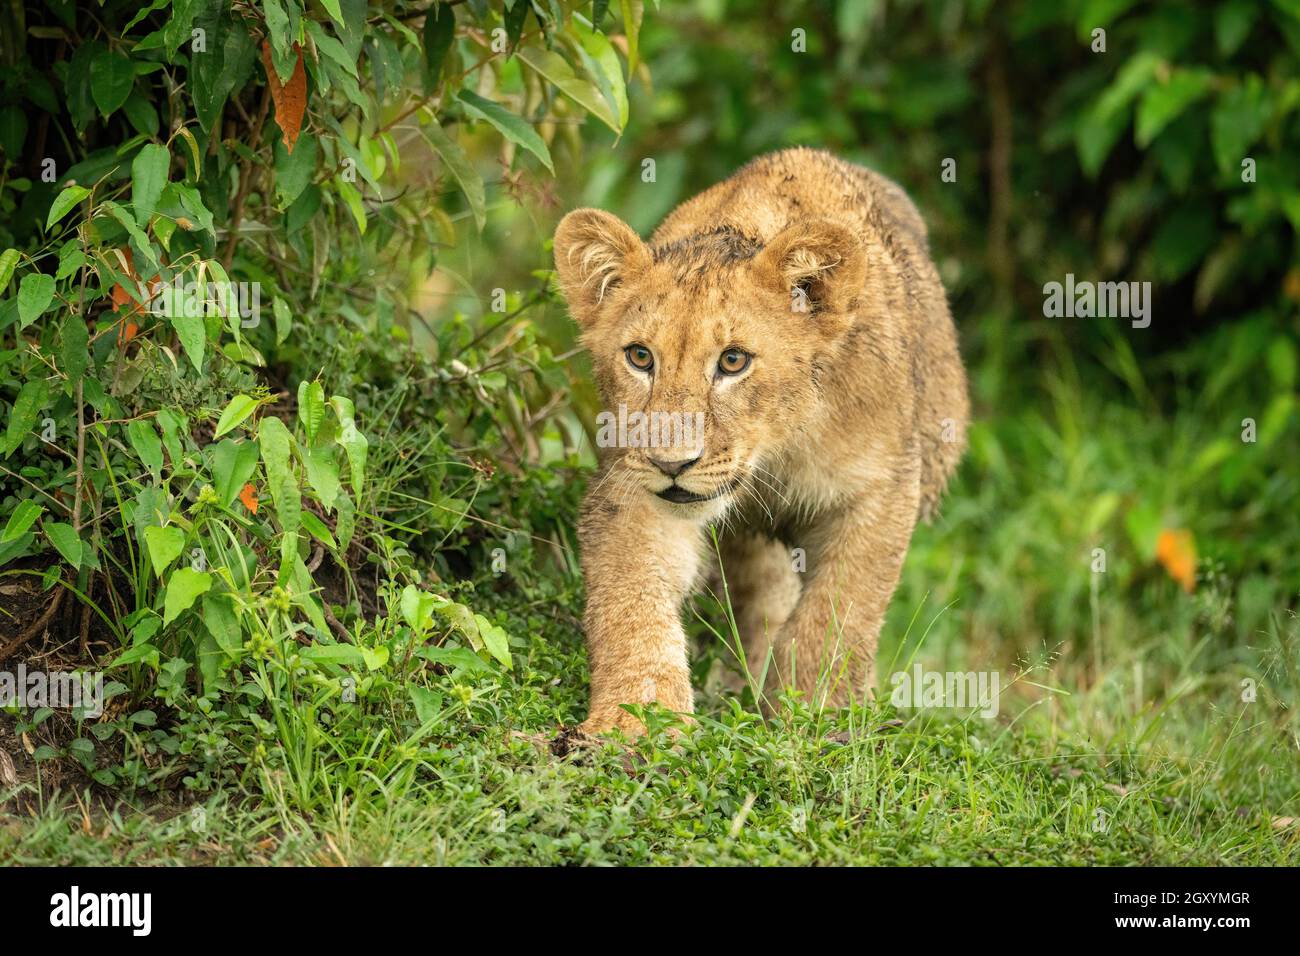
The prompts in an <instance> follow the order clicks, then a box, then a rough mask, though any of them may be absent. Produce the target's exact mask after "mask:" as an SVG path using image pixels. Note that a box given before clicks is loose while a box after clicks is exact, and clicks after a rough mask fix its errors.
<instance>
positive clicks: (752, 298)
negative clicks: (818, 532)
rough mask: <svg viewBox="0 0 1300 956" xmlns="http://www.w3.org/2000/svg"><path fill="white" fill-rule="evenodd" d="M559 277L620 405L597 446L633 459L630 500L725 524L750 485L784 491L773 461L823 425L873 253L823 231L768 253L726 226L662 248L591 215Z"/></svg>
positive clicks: (573, 235) (612, 220)
mask: <svg viewBox="0 0 1300 956" xmlns="http://www.w3.org/2000/svg"><path fill="white" fill-rule="evenodd" d="M555 266H556V270H557V273H558V275H559V280H560V287H561V289H562V291H563V293H564V295H565V298H566V299H567V300H568V303H569V310H570V312H571V313H572V315H573V317H574V319H575V320H576V321H577V322H578V324H579V325H580V326H581V328H582V341H583V344H584V345H585V346H586V347H587V349H588V350H589V351H590V352H591V356H592V363H593V366H594V369H595V375H596V384H597V387H598V389H599V390H600V393H601V398H602V400H603V402H604V405H605V411H604V412H602V413H601V416H600V418H599V419H598V421H597V427H598V431H597V443H598V444H599V445H601V446H604V447H607V448H615V449H618V451H617V452H615V454H617V455H618V456H619V458H618V460H617V462H616V465H615V467H616V468H617V469H619V470H620V471H621V472H622V473H623V474H622V475H621V476H620V477H619V479H618V480H620V481H621V482H622V483H623V485H622V487H626V488H628V489H632V488H639V489H644V490H645V491H648V492H649V493H651V494H654V495H656V496H657V497H658V498H659V499H661V500H662V501H664V502H666V503H667V504H666V505H665V507H671V508H674V509H675V510H676V511H678V512H680V513H681V514H683V516H698V517H702V518H710V517H714V516H716V515H718V514H721V512H722V511H723V510H724V509H725V507H726V505H727V503H728V502H729V501H730V500H731V498H732V497H733V496H734V495H735V494H736V493H738V492H740V491H742V490H744V489H745V488H746V487H747V483H752V485H762V484H763V483H764V481H767V482H768V483H769V484H770V483H771V479H770V478H765V477H764V476H763V471H762V469H763V466H762V464H761V462H762V461H763V459H764V456H765V455H769V454H773V453H776V452H778V451H779V450H780V449H781V448H782V446H783V445H784V444H785V442H786V441H787V440H788V439H789V437H790V436H792V435H794V434H797V433H798V432H799V431H800V430H801V429H803V428H805V427H806V426H807V424H808V423H809V421H810V420H812V418H813V417H814V416H815V415H816V413H817V410H818V404H819V386H818V375H819V372H820V370H821V369H822V368H823V366H824V364H825V362H826V360H827V358H828V356H829V355H830V353H831V352H832V350H833V349H834V347H835V344H836V343H837V342H838V341H839V340H840V339H841V338H842V337H843V335H844V333H845V331H847V329H848V328H849V326H850V325H851V324H852V321H853V317H854V313H855V311H856V309H857V307H858V300H859V298H860V296H861V294H862V288H863V279H864V275H865V270H866V252H865V249H864V248H863V246H862V244H861V242H860V241H859V240H858V239H857V238H856V237H855V236H854V235H853V234H852V233H851V232H850V231H849V230H848V229H846V228H845V227H844V226H842V225H840V224H837V223H834V222H831V221H828V220H824V219H812V220H807V221H804V222H799V223H795V224H793V225H790V226H788V227H787V228H785V229H784V230H783V231H782V232H780V233H778V234H777V235H776V236H775V237H774V238H773V239H772V240H771V241H770V242H768V243H767V244H766V245H765V246H763V245H760V244H759V243H758V241H757V240H755V239H753V238H750V237H746V236H744V235H742V234H740V233H739V232H737V231H735V230H733V229H729V228H725V227H724V228H717V229H713V230H708V229H706V230H704V231H702V232H700V233H697V234H695V235H692V236H690V237H688V238H686V239H682V240H679V241H677V242H673V243H670V244H666V245H662V246H657V247H651V246H648V245H646V244H645V243H644V242H642V241H641V239H640V237H639V236H637V234H636V233H635V232H633V230H632V229H631V228H630V227H629V226H628V225H627V224H626V223H624V222H623V221H622V220H620V219H619V218H618V217H616V216H613V215H610V214H609V213H607V212H601V211H599V210H596V209H579V210H577V211H575V212H572V213H570V214H569V215H567V216H565V217H564V219H563V220H562V221H561V222H560V224H559V226H558V228H557V229H556V231H555ZM613 479H614V476H611V480H613ZM752 485H750V486H752Z"/></svg>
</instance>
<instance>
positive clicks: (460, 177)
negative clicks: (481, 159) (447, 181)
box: [423, 120, 487, 231]
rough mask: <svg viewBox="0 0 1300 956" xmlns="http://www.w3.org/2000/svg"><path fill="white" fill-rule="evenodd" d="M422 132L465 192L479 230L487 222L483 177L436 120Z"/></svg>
mask: <svg viewBox="0 0 1300 956" xmlns="http://www.w3.org/2000/svg"><path fill="white" fill-rule="evenodd" d="M423 132H424V135H425V136H426V137H427V138H428V140H429V143H430V145H432V146H433V148H434V150H435V151H436V152H437V153H438V156H439V157H440V158H441V159H442V164H443V165H444V166H446V167H447V171H448V172H450V173H451V175H452V177H453V178H454V179H455V180H456V182H457V183H458V184H459V185H460V188H461V191H462V192H464V193H465V199H466V201H467V202H468V203H469V208H470V212H472V213H473V214H474V223H475V224H476V225H477V226H478V228H479V230H480V231H481V230H482V229H483V225H484V223H486V222H487V200H486V198H485V196H484V193H483V178H482V177H481V176H479V174H478V171H477V170H475V169H474V164H473V163H471V162H470V159H469V157H468V156H467V155H466V154H465V150H463V149H461V146H460V144H459V143H457V142H456V141H455V140H454V139H452V138H451V137H449V136H448V135H447V133H446V131H444V130H443V128H442V127H441V126H439V125H438V122H437V120H434V121H433V122H432V123H430V124H429V125H427V126H425V127H424V130H423Z"/></svg>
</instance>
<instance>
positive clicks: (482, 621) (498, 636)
mask: <svg viewBox="0 0 1300 956" xmlns="http://www.w3.org/2000/svg"><path fill="white" fill-rule="evenodd" d="M474 622H475V623H476V624H478V633H479V637H481V638H483V646H484V647H486V648H487V652H488V653H489V654H491V655H492V656H493V657H495V658H496V659H497V660H499V661H500V662H501V663H502V664H504V665H505V666H506V667H510V666H511V661H510V639H509V638H508V637H507V636H506V632H505V631H504V630H502V629H501V628H500V627H498V626H497V625H495V624H493V623H492V622H491V621H489V620H488V619H487V618H485V617H484V616H483V615H482V614H475V615H474Z"/></svg>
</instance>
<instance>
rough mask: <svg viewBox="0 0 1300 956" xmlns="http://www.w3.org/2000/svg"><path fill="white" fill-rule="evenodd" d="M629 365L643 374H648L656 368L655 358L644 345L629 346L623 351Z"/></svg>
mask: <svg viewBox="0 0 1300 956" xmlns="http://www.w3.org/2000/svg"><path fill="white" fill-rule="evenodd" d="M623 354H624V355H626V356H627V361H628V364H629V365H631V366H632V367H633V368H634V369H637V370H638V371H641V372H648V371H650V370H651V369H652V368H654V366H655V357H654V353H652V352H651V351H650V350H649V349H648V348H646V347H645V346H644V345H629V346H628V347H627V348H625V349H624V350H623Z"/></svg>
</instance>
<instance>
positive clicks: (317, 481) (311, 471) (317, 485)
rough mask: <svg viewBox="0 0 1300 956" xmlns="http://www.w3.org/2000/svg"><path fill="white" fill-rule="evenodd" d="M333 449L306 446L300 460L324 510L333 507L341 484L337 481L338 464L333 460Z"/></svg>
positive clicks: (308, 481)
mask: <svg viewBox="0 0 1300 956" xmlns="http://www.w3.org/2000/svg"><path fill="white" fill-rule="evenodd" d="M334 454H335V452H334V449H333V448H332V447H326V448H307V449H304V451H303V456H302V461H303V464H304V465H305V466H306V468H307V483H308V484H309V485H311V490H312V491H314V492H316V497H317V498H318V499H319V500H320V503H321V504H322V505H323V506H324V507H325V510H326V511H330V510H331V509H333V507H334V504H335V502H336V501H337V500H338V497H339V492H340V491H341V490H342V486H341V485H340V483H339V466H338V465H337V464H335V462H334Z"/></svg>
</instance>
